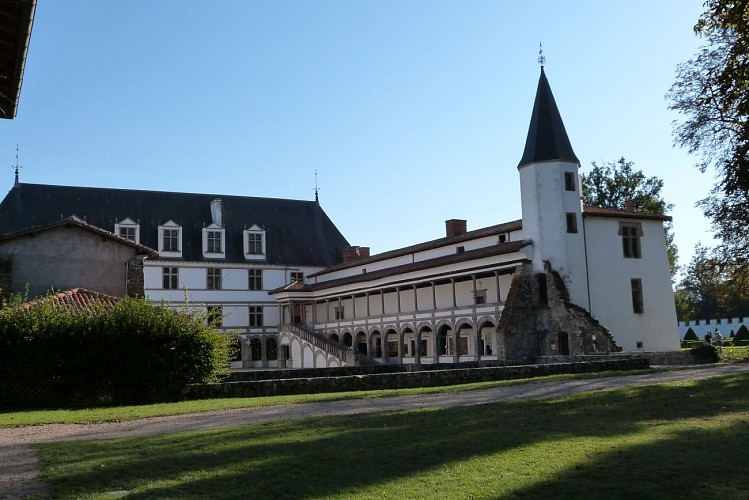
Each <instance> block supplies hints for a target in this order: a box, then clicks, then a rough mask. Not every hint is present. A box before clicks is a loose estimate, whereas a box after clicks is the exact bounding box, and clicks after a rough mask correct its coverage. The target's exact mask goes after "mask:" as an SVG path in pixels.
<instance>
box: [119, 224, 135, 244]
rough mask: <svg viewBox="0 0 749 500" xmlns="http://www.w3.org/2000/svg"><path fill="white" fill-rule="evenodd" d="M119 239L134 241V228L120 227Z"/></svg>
mask: <svg viewBox="0 0 749 500" xmlns="http://www.w3.org/2000/svg"><path fill="white" fill-rule="evenodd" d="M120 238H125V239H126V240H130V241H135V228H134V227H120Z"/></svg>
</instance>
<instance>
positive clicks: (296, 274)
mask: <svg viewBox="0 0 749 500" xmlns="http://www.w3.org/2000/svg"><path fill="white" fill-rule="evenodd" d="M291 282H292V283H295V282H298V283H304V273H303V272H302V271H291Z"/></svg>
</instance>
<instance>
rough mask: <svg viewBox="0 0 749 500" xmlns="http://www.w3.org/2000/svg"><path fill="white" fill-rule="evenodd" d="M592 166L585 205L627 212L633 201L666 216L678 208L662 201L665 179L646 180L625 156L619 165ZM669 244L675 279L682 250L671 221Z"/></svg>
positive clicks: (585, 186)
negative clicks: (678, 247) (668, 212)
mask: <svg viewBox="0 0 749 500" xmlns="http://www.w3.org/2000/svg"><path fill="white" fill-rule="evenodd" d="M592 164H593V169H592V170H591V171H590V172H589V173H588V174H583V175H582V183H583V203H584V204H585V205H591V206H595V207H604V208H616V209H619V210H625V209H626V203H627V202H628V201H631V202H633V203H634V208H635V210H637V211H638V212H643V213H646V214H655V215H664V214H665V213H666V212H667V211H669V210H671V209H672V208H673V207H674V206H673V205H672V204H670V203H666V201H665V200H664V199H663V198H662V195H661V191H662V190H663V180H662V179H659V178H658V177H646V176H645V174H644V173H642V171H641V170H635V169H634V168H633V167H634V162H631V161H627V160H625V159H624V157H621V158H619V160H617V161H616V162H605V163H603V164H601V165H598V164H597V163H596V162H593V163H592ZM666 245H667V248H668V263H669V266H670V268H671V276H672V277H673V276H674V275H675V274H676V271H677V269H678V265H677V260H678V250H677V248H676V245H675V244H674V234H673V228H672V225H671V222H668V223H666Z"/></svg>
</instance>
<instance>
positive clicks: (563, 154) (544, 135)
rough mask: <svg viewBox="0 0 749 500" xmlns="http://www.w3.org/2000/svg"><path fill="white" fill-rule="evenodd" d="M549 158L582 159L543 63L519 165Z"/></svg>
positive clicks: (576, 160) (574, 160)
mask: <svg viewBox="0 0 749 500" xmlns="http://www.w3.org/2000/svg"><path fill="white" fill-rule="evenodd" d="M550 160H562V161H572V162H575V163H579V162H580V160H578V159H577V156H575V152H574V151H573V150H572V145H571V144H570V140H569V138H568V137H567V131H566V130H565V129H564V123H563V122H562V116H561V115H560V114H559V109H558V108H557V103H556V101H554V95H553V94H552V93H551V87H550V86H549V81H548V80H547V79H546V73H544V68H543V66H542V67H541V76H540V77H539V79H538V88H537V89H536V101H535V102H534V103H533V113H532V114H531V124H530V126H529V127H528V137H527V139H526V140H525V150H524V151H523V157H522V158H521V159H520V163H519V164H518V168H520V167H522V166H523V165H527V164H529V163H536V162H541V161H550Z"/></svg>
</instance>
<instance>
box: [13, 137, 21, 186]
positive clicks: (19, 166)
mask: <svg viewBox="0 0 749 500" xmlns="http://www.w3.org/2000/svg"><path fill="white" fill-rule="evenodd" d="M22 168H23V167H22V166H21V165H19V164H18V144H16V182H15V184H14V186H18V185H19V184H20V182H19V180H18V171H19V170H20V169H22Z"/></svg>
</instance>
